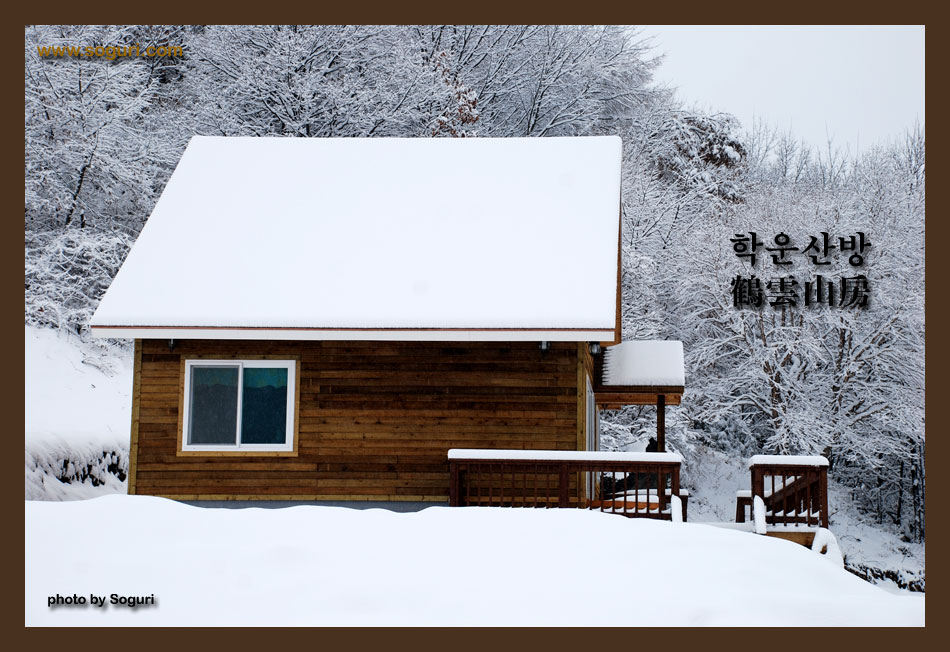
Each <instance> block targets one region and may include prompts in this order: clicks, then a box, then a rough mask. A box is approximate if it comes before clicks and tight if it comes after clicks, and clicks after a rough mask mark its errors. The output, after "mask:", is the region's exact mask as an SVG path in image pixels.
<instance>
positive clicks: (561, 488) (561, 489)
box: [557, 462, 571, 507]
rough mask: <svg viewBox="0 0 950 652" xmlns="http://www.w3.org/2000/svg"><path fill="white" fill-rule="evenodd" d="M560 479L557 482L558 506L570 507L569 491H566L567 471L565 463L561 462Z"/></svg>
mask: <svg viewBox="0 0 950 652" xmlns="http://www.w3.org/2000/svg"><path fill="white" fill-rule="evenodd" d="M560 467H561V479H560V481H559V483H558V504H557V506H558V507H570V506H571V498H570V492H569V491H568V489H569V487H568V484H569V483H568V473H567V463H566V462H561V464H560Z"/></svg>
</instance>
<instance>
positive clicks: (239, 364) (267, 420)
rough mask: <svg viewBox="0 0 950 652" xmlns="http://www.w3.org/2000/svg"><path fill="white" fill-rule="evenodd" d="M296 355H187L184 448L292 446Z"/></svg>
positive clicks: (271, 448) (278, 448)
mask: <svg viewBox="0 0 950 652" xmlns="http://www.w3.org/2000/svg"><path fill="white" fill-rule="evenodd" d="M296 371H297V363H296V361H294V360H203V359H191V360H186V361H185V387H184V398H185V405H184V408H183V412H182V447H181V448H182V450H183V451H248V452H253V451H292V450H293V449H294V403H295V400H294V399H295V396H296V391H295V384H296Z"/></svg>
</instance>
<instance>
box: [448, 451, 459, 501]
mask: <svg viewBox="0 0 950 652" xmlns="http://www.w3.org/2000/svg"><path fill="white" fill-rule="evenodd" d="M449 476H450V477H451V479H450V480H449V506H450V507H458V506H459V465H458V462H455V461H453V460H449Z"/></svg>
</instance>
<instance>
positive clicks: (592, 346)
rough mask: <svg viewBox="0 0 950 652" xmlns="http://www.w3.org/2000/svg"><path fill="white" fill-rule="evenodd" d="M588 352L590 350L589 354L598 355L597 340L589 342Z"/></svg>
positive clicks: (598, 346) (598, 345)
mask: <svg viewBox="0 0 950 652" xmlns="http://www.w3.org/2000/svg"><path fill="white" fill-rule="evenodd" d="M590 352H591V355H599V354H600V344H598V343H597V342H591V343H590Z"/></svg>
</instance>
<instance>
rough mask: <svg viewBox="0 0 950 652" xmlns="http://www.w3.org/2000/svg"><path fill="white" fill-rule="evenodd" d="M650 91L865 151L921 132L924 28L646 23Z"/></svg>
mask: <svg viewBox="0 0 950 652" xmlns="http://www.w3.org/2000/svg"><path fill="white" fill-rule="evenodd" d="M642 36H651V37H654V46H655V51H656V52H662V53H665V55H666V57H665V60H664V61H663V63H662V64H661V65H660V67H659V68H658V69H657V71H656V77H655V79H656V81H657V82H658V83H661V84H664V85H669V86H674V87H676V88H677V89H678V90H677V95H678V97H679V98H680V99H682V100H684V101H685V102H686V103H687V104H688V105H695V106H697V107H701V108H705V109H712V110H714V111H725V112H728V113H732V114H733V115H735V116H736V117H737V118H739V120H741V121H742V124H743V126H744V127H749V126H751V124H752V118H753V115H754V116H756V117H761V118H763V119H765V120H766V121H767V122H769V123H770V124H772V125H774V126H776V127H779V128H781V129H783V130H788V129H789V127H791V129H792V131H793V132H794V133H795V134H796V135H797V136H798V137H800V138H805V139H806V140H807V141H809V142H810V143H812V144H813V145H815V146H822V147H823V146H824V144H825V141H826V132H827V134H830V135H831V136H833V137H834V142H835V144H836V145H840V146H841V147H842V148H844V147H845V146H848V147H850V148H851V151H852V152H853V151H855V149H856V148H860V149H861V150H865V149H867V147H869V146H870V145H872V144H874V143H877V142H879V141H881V140H888V139H892V138H894V137H896V136H898V135H901V134H903V132H904V130H905V129H906V128H908V127H910V126H912V125H913V123H914V120H915V118H919V120H920V123H921V125H923V124H924V28H923V26H867V27H865V26H787V27H773V26H751V25H750V26H683V25H650V26H646V27H644V28H643V32H642Z"/></svg>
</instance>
